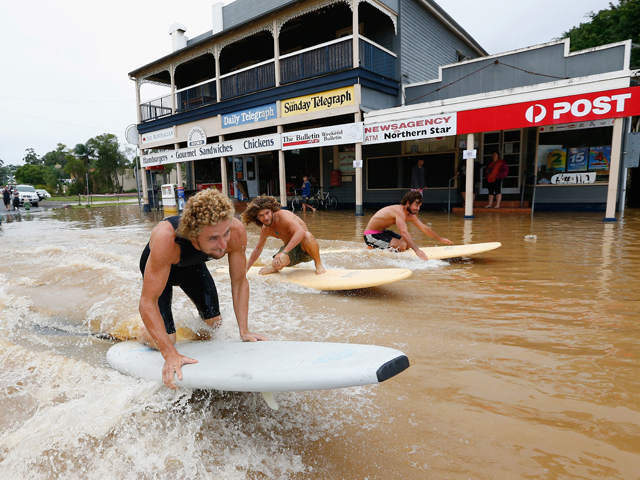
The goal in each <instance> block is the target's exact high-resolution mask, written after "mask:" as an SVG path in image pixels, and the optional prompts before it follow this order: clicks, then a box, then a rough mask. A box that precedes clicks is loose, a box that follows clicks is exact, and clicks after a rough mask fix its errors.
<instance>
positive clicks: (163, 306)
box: [138, 189, 268, 388]
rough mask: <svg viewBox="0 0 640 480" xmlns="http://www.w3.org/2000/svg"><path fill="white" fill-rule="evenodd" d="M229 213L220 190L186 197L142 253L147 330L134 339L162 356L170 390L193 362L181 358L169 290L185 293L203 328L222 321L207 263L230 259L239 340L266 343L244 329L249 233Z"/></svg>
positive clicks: (142, 304)
mask: <svg viewBox="0 0 640 480" xmlns="http://www.w3.org/2000/svg"><path fill="white" fill-rule="evenodd" d="M233 213H234V210H233V205H232V203H231V201H229V199H228V198H226V197H225V196H224V195H222V194H221V193H220V192H218V191H217V190H213V189H209V190H204V191H201V192H199V193H198V194H196V195H195V196H193V197H192V198H190V199H189V201H188V202H187V205H186V206H185V209H184V212H183V214H182V216H181V217H177V216H176V217H169V218H165V219H164V220H163V221H162V222H160V223H159V224H158V225H157V226H156V227H155V228H154V229H153V231H152V232H151V238H150V239H149V243H148V244H147V246H146V247H145V249H144V252H142V257H141V258H140V271H141V272H142V277H143V283H142V294H141V295H140V315H141V316H142V321H143V322H144V326H145V327H144V328H143V329H142V330H141V331H140V333H139V334H138V340H139V341H141V342H142V343H145V344H147V345H149V346H151V347H153V348H155V349H157V350H159V351H160V353H161V354H162V356H163V358H164V360H165V363H164V366H163V367H162V382H163V383H164V384H165V385H166V386H167V387H169V388H176V384H175V374H177V375H178V379H180V380H182V370H181V368H182V366H183V365H185V364H189V363H197V360H194V359H192V358H188V357H185V356H183V355H180V354H179V353H178V351H177V349H176V347H175V345H174V344H175V342H176V333H175V332H176V328H175V324H174V322H173V315H172V313H171V297H172V293H173V287H174V286H179V287H180V288H181V289H182V290H183V291H184V292H185V293H186V294H187V296H188V297H189V298H190V299H191V300H192V301H193V303H195V305H196V307H197V308H198V312H199V313H200V317H201V318H202V319H203V320H204V321H205V323H206V324H207V325H209V326H211V327H217V326H219V325H220V323H221V322H222V318H221V316H220V307H219V305H218V293H217V291H216V286H215V284H214V282H213V278H212V277H211V274H210V273H209V270H208V269H207V266H206V265H205V262H206V261H208V260H211V259H220V258H222V257H224V256H225V255H227V254H228V255H229V276H230V277H231V294H232V298H233V309H234V311H235V314H236V320H237V321H238V328H239V329H240V337H241V338H242V340H243V341H245V342H255V341H258V340H268V339H267V338H266V337H264V336H262V335H259V334H256V333H251V332H250V331H249V329H248V319H247V317H248V313H249V282H248V281H247V277H246V266H247V260H246V257H245V250H246V248H247V231H246V230H245V228H244V226H243V225H242V223H241V222H240V221H239V220H238V219H236V218H234V217H233Z"/></svg>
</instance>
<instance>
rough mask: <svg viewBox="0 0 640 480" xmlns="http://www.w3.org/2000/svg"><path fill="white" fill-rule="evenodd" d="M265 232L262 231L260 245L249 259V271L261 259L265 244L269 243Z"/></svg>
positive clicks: (262, 229)
mask: <svg viewBox="0 0 640 480" xmlns="http://www.w3.org/2000/svg"><path fill="white" fill-rule="evenodd" d="M264 231H265V229H264V228H261V229H260V238H259V239H258V244H257V245H256V248H254V249H253V252H251V256H250V257H249V261H248V262H247V270H249V269H250V268H251V266H252V265H253V264H254V263H256V260H258V258H260V255H261V254H262V249H263V248H264V245H265V243H267V236H266V235H265V233H264Z"/></svg>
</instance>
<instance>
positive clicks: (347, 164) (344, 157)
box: [338, 149, 356, 173]
mask: <svg viewBox="0 0 640 480" xmlns="http://www.w3.org/2000/svg"><path fill="white" fill-rule="evenodd" d="M338 159H339V160H340V170H342V173H351V172H354V171H355V168H354V167H353V161H354V160H355V159H356V152H355V149H354V150H352V151H347V152H340V153H338Z"/></svg>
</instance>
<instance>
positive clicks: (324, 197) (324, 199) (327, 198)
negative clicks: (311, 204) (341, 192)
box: [315, 187, 338, 210]
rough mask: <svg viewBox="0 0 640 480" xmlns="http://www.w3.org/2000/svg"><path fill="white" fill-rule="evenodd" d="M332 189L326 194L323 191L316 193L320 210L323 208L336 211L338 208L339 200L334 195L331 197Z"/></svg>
mask: <svg viewBox="0 0 640 480" xmlns="http://www.w3.org/2000/svg"><path fill="white" fill-rule="evenodd" d="M330 192H331V187H329V190H327V191H326V192H325V191H324V190H322V189H320V190H318V191H317V193H316V195H315V196H316V200H317V201H318V208H320V207H322V208H324V209H325V210H335V209H336V208H337V207H338V199H337V198H336V197H334V196H333V195H330Z"/></svg>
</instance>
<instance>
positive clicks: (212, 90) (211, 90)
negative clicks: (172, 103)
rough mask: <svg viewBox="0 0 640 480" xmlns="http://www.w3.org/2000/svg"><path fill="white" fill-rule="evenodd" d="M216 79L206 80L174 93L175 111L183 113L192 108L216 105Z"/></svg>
mask: <svg viewBox="0 0 640 480" xmlns="http://www.w3.org/2000/svg"><path fill="white" fill-rule="evenodd" d="M217 101H218V98H217V96H216V79H215V78H214V79H213V80H206V81H204V82H202V83H198V84H196V85H191V86H189V87H187V88H183V89H180V90H178V91H177V92H176V111H178V112H184V111H186V110H191V109H193V108H198V107H202V106H204V105H209V104H211V103H216V102H217Z"/></svg>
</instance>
